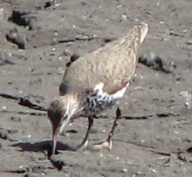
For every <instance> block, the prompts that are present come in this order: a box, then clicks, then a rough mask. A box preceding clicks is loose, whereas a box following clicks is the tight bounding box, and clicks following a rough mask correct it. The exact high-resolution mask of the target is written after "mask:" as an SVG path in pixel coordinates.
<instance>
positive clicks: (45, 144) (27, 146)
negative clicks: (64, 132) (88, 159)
mask: <svg viewBox="0 0 192 177" xmlns="http://www.w3.org/2000/svg"><path fill="white" fill-rule="evenodd" d="M11 146H12V147H20V149H19V150H18V151H28V152H45V151H47V152H48V154H49V153H50V152H51V150H52V141H49V140H44V141H39V142H18V143H15V144H12V145H11ZM58 150H59V151H74V150H75V148H74V147H71V146H69V145H68V144H65V143H63V142H60V141H58V142H57V151H58Z"/></svg>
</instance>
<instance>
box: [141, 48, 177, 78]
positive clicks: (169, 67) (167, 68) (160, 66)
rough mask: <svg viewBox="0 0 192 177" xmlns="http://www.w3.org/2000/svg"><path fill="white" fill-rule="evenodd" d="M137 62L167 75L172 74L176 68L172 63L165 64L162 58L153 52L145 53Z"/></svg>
mask: <svg viewBox="0 0 192 177" xmlns="http://www.w3.org/2000/svg"><path fill="white" fill-rule="evenodd" d="M139 62H140V63H142V64H144V65H146V66H148V67H150V68H153V69H154V70H159V71H162V72H165V73H167V74H169V73H172V72H173V69H174V68H176V66H175V64H174V63H173V62H171V63H169V64H167V63H165V61H164V60H163V58H162V57H161V56H159V55H157V54H155V53H153V52H147V53H145V54H144V55H142V56H140V57H139Z"/></svg>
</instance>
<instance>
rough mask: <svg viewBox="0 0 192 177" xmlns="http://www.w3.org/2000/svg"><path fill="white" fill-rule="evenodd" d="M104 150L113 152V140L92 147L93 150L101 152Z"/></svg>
mask: <svg viewBox="0 0 192 177" xmlns="http://www.w3.org/2000/svg"><path fill="white" fill-rule="evenodd" d="M103 148H106V149H108V150H111V149H112V140H111V139H107V140H106V141H103V142H101V143H97V144H94V145H93V147H92V149H93V150H100V149H103Z"/></svg>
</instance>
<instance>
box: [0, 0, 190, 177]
mask: <svg viewBox="0 0 192 177" xmlns="http://www.w3.org/2000/svg"><path fill="white" fill-rule="evenodd" d="M191 9H192V1H191V0H169V1H167V0H161V1H151V0H129V1H128V0H97V1H96V0H89V1H88V0H81V1H79V0H55V1H48V0H1V1H0V38H1V40H0V94H1V97H0V115H1V119H0V121H1V123H0V157H1V158H0V176H1V177H8V176H13V177H16V176H25V177H28V176H30V177H32V176H50V177H56V176H62V177H63V176H69V177H80V176H82V177H101V176H103V177H120V176H128V177H144V176H146V177H164V176H166V177H182V176H183V177H191V176H192V167H191V165H192V164H191V162H192V148H191V146H192V136H191V134H192V119H191V117H192V110H191V94H192V89H191V88H192V77H191V69H192V30H191V29H192V28H191V27H192V13H191ZM141 21H143V22H146V23H148V24H149V26H150V31H149V34H148V36H147V38H146V40H145V43H144V44H143V46H142V47H141V48H140V49H141V50H140V52H139V55H138V57H139V56H141V57H140V59H141V60H140V62H142V63H145V65H143V64H141V63H139V64H138V67H137V69H136V72H135V75H134V78H133V81H132V83H131V86H130V87H129V91H128V92H127V96H126V97H125V99H124V100H122V102H121V104H120V107H121V109H122V114H123V116H124V118H122V119H121V120H120V121H119V126H118V127H117V129H116V132H115V136H114V141H113V149H112V150H111V151H109V150H107V149H102V150H100V151H91V150H89V149H88V150H85V151H83V152H79V151H78V152H74V151H70V150H67V148H65V147H66V146H65V145H67V144H68V145H78V143H80V141H81V140H82V139H83V137H84V134H85V131H86V128H87V119H85V118H84V119H83V118H82V119H78V120H76V121H74V122H73V123H72V124H70V126H69V127H68V128H67V129H66V132H64V133H63V134H62V135H61V136H60V139H59V146H58V150H59V152H60V153H59V154H57V155H55V156H52V158H51V159H48V156H47V153H48V149H50V143H51V125H50V122H49V120H48V118H47V115H46V112H45V111H40V110H38V109H37V110H35V109H31V108H28V107H27V106H24V105H26V104H27V103H26V102H24V101H26V100H32V101H35V102H36V103H39V104H41V105H44V106H47V105H49V103H50V102H51V100H53V98H54V97H55V96H57V95H58V94H59V92H58V86H59V83H60V82H61V80H62V77H63V73H64V71H65V68H66V63H67V62H68V61H69V60H70V56H72V55H73V54H78V55H84V54H86V53H87V52H90V51H93V50H95V49H98V48H99V47H101V46H103V45H105V44H106V43H107V42H110V41H111V40H113V39H115V38H118V37H120V36H121V35H122V34H125V33H127V32H128V31H129V30H130V29H131V28H132V27H133V26H134V25H135V24H138V23H139V22H141ZM143 60H147V61H148V60H149V62H143ZM147 63H148V64H147ZM149 66H150V67H149ZM23 99H26V100H23ZM18 103H20V104H18ZM33 108H34V107H33ZM103 115H104V116H102V117H100V119H97V120H95V124H94V127H93V129H92V133H91V136H90V143H96V142H100V141H102V140H104V139H105V138H106V137H107V134H108V132H109V131H110V128H111V126H112V121H113V118H114V116H115V109H112V110H109V111H108V112H105V113H103ZM106 117H107V118H106Z"/></svg>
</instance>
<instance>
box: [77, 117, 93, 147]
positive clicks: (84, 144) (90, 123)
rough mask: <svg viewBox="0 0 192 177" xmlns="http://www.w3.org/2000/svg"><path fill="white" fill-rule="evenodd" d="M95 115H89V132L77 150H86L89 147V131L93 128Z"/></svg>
mask: <svg viewBox="0 0 192 177" xmlns="http://www.w3.org/2000/svg"><path fill="white" fill-rule="evenodd" d="M93 120H94V119H93V117H91V116H89V117H88V128H87V132H86V134H85V137H84V139H83V141H82V143H81V144H80V145H79V146H78V147H77V148H76V150H84V149H85V148H86V147H87V144H88V138H89V133H90V130H91V127H92V125H93Z"/></svg>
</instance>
